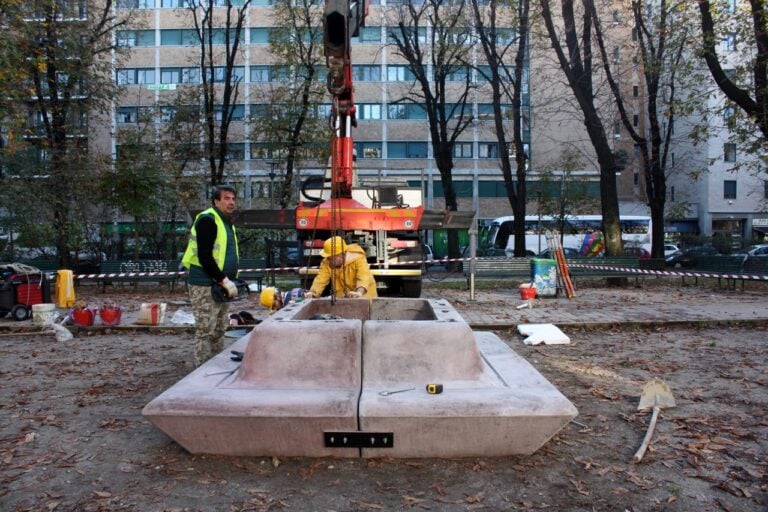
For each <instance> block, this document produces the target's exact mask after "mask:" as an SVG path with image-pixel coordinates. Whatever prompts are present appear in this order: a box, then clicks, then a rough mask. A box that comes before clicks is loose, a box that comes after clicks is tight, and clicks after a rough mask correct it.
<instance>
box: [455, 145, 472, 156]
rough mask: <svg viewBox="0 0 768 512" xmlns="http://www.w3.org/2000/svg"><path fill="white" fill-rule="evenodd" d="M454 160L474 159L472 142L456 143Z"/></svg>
mask: <svg viewBox="0 0 768 512" xmlns="http://www.w3.org/2000/svg"><path fill="white" fill-rule="evenodd" d="M453 157H454V158H472V143H471V142H456V143H454V144H453Z"/></svg>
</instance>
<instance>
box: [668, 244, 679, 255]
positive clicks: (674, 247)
mask: <svg viewBox="0 0 768 512" xmlns="http://www.w3.org/2000/svg"><path fill="white" fill-rule="evenodd" d="M679 250H680V248H679V247H678V246H677V245H675V244H670V243H666V244H664V257H665V258H666V257H667V256H671V255H672V253H674V252H677V251H679Z"/></svg>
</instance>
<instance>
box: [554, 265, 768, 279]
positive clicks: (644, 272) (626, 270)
mask: <svg viewBox="0 0 768 512" xmlns="http://www.w3.org/2000/svg"><path fill="white" fill-rule="evenodd" d="M568 268H586V269H594V270H608V271H611V272H622V273H629V274H639V275H651V276H668V277H710V278H719V279H739V280H744V281H750V280H754V281H768V275H760V274H726V273H719V272H697V271H680V270H650V269H643V268H630V267H611V266H606V265H583V264H580V263H575V264H569V265H568ZM571 277H573V276H571ZM577 277H578V276H577Z"/></svg>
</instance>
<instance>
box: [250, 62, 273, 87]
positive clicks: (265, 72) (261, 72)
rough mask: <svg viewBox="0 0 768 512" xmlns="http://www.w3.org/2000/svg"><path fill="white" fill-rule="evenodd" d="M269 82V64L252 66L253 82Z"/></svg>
mask: <svg viewBox="0 0 768 512" xmlns="http://www.w3.org/2000/svg"><path fill="white" fill-rule="evenodd" d="M256 82H269V66H251V83H256Z"/></svg>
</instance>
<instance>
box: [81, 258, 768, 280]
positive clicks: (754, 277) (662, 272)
mask: <svg viewBox="0 0 768 512" xmlns="http://www.w3.org/2000/svg"><path fill="white" fill-rule="evenodd" d="M480 259H482V260H484V261H488V260H499V261H503V260H505V259H507V258H505V257H503V256H502V257H498V258H441V259H437V260H418V261H407V262H403V263H400V262H392V263H389V266H391V267H393V266H404V265H409V266H410V265H421V264H445V263H449V262H468V261H472V260H480ZM371 266H372V267H382V266H384V264H383V263H371ZM310 268H312V269H316V268H318V267H306V266H302V267H264V268H241V269H239V272H292V271H296V270H299V269H310ZM568 268H584V269H594V270H607V271H609V272H621V273H625V274H626V273H630V274H638V275H652V276H662V277H708V278H720V279H739V280H745V281H768V275H760V274H728V273H719V272H697V271H679V270H650V269H642V268H631V267H614V266H607V265H584V264H581V263H569V264H568ZM186 274H187V271H186V270H181V271H175V272H159V271H158V272H113V273H108V274H78V275H76V276H75V279H110V278H132V277H168V276H179V277H181V276H184V275H186Z"/></svg>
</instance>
